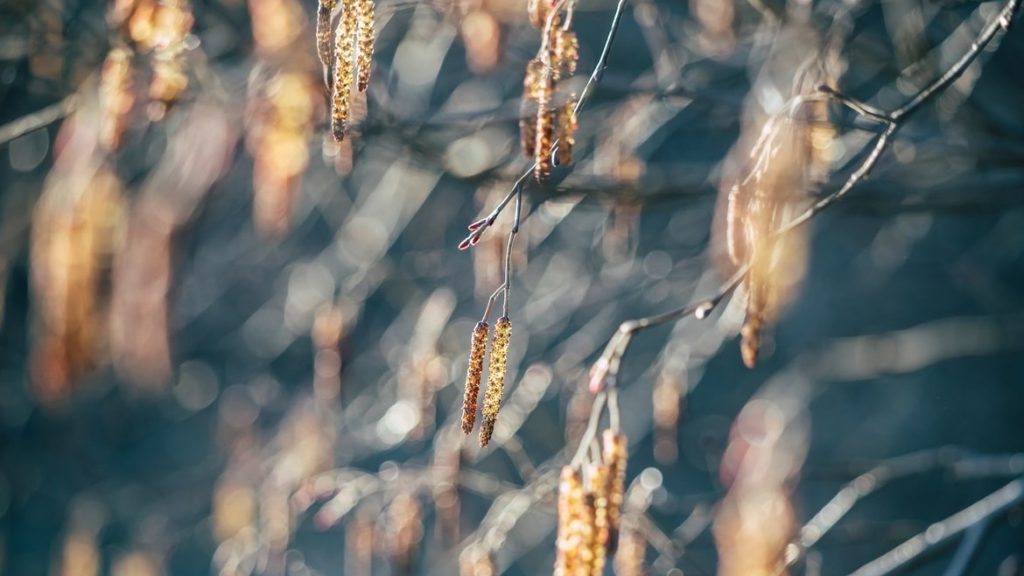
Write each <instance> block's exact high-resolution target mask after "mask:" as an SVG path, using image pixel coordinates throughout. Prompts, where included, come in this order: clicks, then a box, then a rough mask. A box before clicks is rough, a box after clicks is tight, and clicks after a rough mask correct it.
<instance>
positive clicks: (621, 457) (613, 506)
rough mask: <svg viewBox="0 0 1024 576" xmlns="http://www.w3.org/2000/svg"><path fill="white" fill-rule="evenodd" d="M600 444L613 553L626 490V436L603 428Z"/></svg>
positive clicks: (609, 543)
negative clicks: (606, 477) (606, 479)
mask: <svg viewBox="0 0 1024 576" xmlns="http://www.w3.org/2000/svg"><path fill="white" fill-rule="evenodd" d="M601 444H602V448H603V450H602V451H603V453H604V462H605V464H606V465H607V466H608V482H609V486H608V553H609V554H614V553H615V549H616V548H617V547H618V541H619V524H620V522H621V516H622V501H623V498H624V493H625V490H626V459H627V458H628V454H627V451H626V450H627V448H626V437H625V436H623V435H622V434H617V433H616V432H614V431H612V430H605V431H604V434H603V435H602V436H601Z"/></svg>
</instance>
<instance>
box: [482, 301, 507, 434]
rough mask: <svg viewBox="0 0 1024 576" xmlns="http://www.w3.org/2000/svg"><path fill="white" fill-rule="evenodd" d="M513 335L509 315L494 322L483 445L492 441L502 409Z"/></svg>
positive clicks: (483, 425) (485, 400)
mask: <svg viewBox="0 0 1024 576" xmlns="http://www.w3.org/2000/svg"><path fill="white" fill-rule="evenodd" d="M511 337H512V321H511V320H509V319H508V317H507V316H502V317H501V318H498V321H497V322H496V323H495V324H494V337H493V338H492V339H491V357H490V365H489V366H488V368H489V374H488V378H487V391H486V392H485V393H484V408H483V418H484V419H483V423H482V424H481V426H480V445H481V446H487V443H488V442H490V441H491V435H492V434H493V433H494V424H495V423H496V422H497V421H498V410H500V409H501V398H502V396H503V395H504V393H505V367H506V365H507V363H508V343H509V339H510V338H511Z"/></svg>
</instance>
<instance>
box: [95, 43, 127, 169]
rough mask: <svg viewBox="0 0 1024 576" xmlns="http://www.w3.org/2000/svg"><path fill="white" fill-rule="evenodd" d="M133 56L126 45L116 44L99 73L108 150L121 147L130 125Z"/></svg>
mask: <svg viewBox="0 0 1024 576" xmlns="http://www.w3.org/2000/svg"><path fill="white" fill-rule="evenodd" d="M132 56H133V54H132V51H131V49H129V48H128V47H127V46H117V47H115V48H113V49H112V50H111V51H110V52H109V53H107V58H106V60H105V61H104V62H103V72H102V75H101V76H100V105H101V107H102V118H101V122H100V144H102V145H103V147H104V148H106V149H107V150H117V149H118V148H120V147H121V140H122V138H123V137H124V132H125V129H127V127H128V116H129V114H130V113H131V111H132V105H133V104H134V103H135V93H134V90H133V89H132V83H133V81H134V78H135V74H134V68H133V66H132Z"/></svg>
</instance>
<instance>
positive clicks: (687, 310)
mask: <svg viewBox="0 0 1024 576" xmlns="http://www.w3.org/2000/svg"><path fill="white" fill-rule="evenodd" d="M1022 1H1024V0H1009V1H1008V2H1007V3H1006V5H1005V6H1004V7H1003V9H1002V10H1001V11H1000V13H999V15H998V16H996V18H995V19H994V20H993V21H992V22H990V23H989V24H988V25H987V26H986V27H985V28H984V29H983V30H982V32H981V34H980V35H979V36H978V38H976V39H975V40H974V42H972V43H971V48H970V49H969V50H968V51H967V52H966V53H964V55H963V56H961V57H960V59H959V60H957V61H956V63H954V64H953V66H952V67H951V68H950V69H949V70H947V71H946V72H945V73H944V74H943V75H942V76H940V77H939V78H937V79H936V80H934V81H933V82H932V83H931V84H929V85H928V86H926V87H924V88H923V89H922V90H921V91H920V92H918V93H917V95H916V96H914V97H913V98H911V99H910V100H909V101H908V102H907V103H906V104H904V105H902V106H900V107H899V108H897V109H895V110H893V111H892V112H883V111H881V110H879V109H877V108H875V107H873V106H870V105H868V104H864V103H861V102H859V101H857V100H854V99H853V98H850V97H848V96H845V95H843V94H841V93H840V92H839V91H837V90H835V89H832V88H829V87H821V88H819V91H820V92H822V93H824V94H826V95H828V96H830V97H832V98H833V99H835V100H836V101H837V102H839V103H841V104H843V105H845V106H847V107H850V108H851V109H853V110H854V111H856V112H858V113H861V114H863V115H864V116H866V117H868V118H871V119H873V120H876V121H879V122H882V123H883V124H885V130H883V131H882V132H881V133H880V134H879V135H878V136H877V137H876V138H875V144H874V146H873V148H872V149H871V152H870V153H869V154H868V155H867V156H866V157H865V158H864V160H863V161H862V162H861V164H860V166H858V167H857V169H856V170H854V171H853V172H852V173H851V174H850V176H849V177H848V178H847V179H846V182H844V183H843V185H842V186H841V187H840V188H839V189H838V190H836V191H835V192H833V193H832V194H829V195H828V196H826V197H824V198H822V199H821V200H819V201H817V202H815V203H814V204H812V205H811V206H810V207H808V208H807V209H806V210H805V211H804V212H803V213H801V214H800V215H799V216H797V217H796V218H794V219H793V220H791V221H789V222H788V223H787V224H786V225H784V226H783V227H782V228H780V229H779V230H778V231H777V232H776V234H779V235H781V234H787V233H789V232H791V231H792V230H794V229H796V228H799V227H800V226H803V225H804V224H806V223H807V222H808V221H810V220H811V219H812V218H814V217H815V216H817V215H818V214H820V213H821V212H822V211H824V210H825V209H826V208H828V207H829V206H831V205H833V204H835V203H836V202H838V201H839V200H841V199H843V198H844V197H845V196H846V195H847V194H848V193H849V192H850V191H851V190H853V188H854V187H855V186H857V184H859V183H860V182H861V181H863V180H864V179H865V178H866V177H867V176H868V174H869V173H870V172H871V170H872V169H873V168H874V167H875V165H876V164H878V161H879V159H881V157H882V154H883V153H884V152H885V150H886V148H887V147H888V145H889V143H890V142H891V141H892V139H893V136H895V134H896V132H897V131H898V130H899V129H900V128H901V127H902V126H903V125H904V123H905V122H906V120H907V118H908V117H910V115H912V114H913V113H914V112H916V111H917V110H919V109H920V108H921V106H922V105H923V104H924V103H925V102H927V101H928V100H930V99H931V98H933V97H934V96H936V95H937V94H939V93H941V92H942V91H943V90H944V89H945V88H947V87H949V85H950V84H952V83H953V82H955V81H956V79H957V78H959V77H960V76H961V75H962V74H963V73H964V71H966V70H967V67H968V66H970V65H971V63H973V62H974V61H975V60H976V59H977V58H978V56H980V55H981V53H982V51H984V50H985V48H986V47H987V46H988V45H989V44H991V43H992V41H993V40H994V39H995V38H996V35H997V33H998V32H999V31H1000V30H1004V31H1005V30H1008V29H1009V27H1010V23H1011V22H1012V21H1013V19H1014V17H1016V15H1017V13H1018V12H1019V10H1020V7H1021V2H1022ZM797 98H798V99H800V98H801V97H797ZM804 99H806V100H807V101H810V99H807V97H804ZM748 270H749V264H745V265H743V266H741V267H740V269H739V270H737V272H736V273H735V274H734V275H733V277H732V278H730V279H729V280H728V281H727V282H726V283H725V284H724V285H722V287H720V288H719V289H718V290H717V291H716V292H715V293H714V294H713V295H712V296H711V297H710V298H706V299H704V300H702V301H700V302H698V303H695V304H688V305H686V306H683V307H682V308H678V309H676V310H672V311H669V312H666V313H664V314H660V315H657V316H650V317H647V318H639V319H635V320H627V321H625V322H623V323H622V324H620V325H619V329H618V331H617V332H616V334H615V335H613V336H612V338H611V339H610V340H609V341H608V344H607V346H606V347H605V350H604V353H602V354H601V357H600V358H598V360H597V362H596V363H595V364H594V368H593V369H592V370H591V377H590V383H589V385H590V389H591V390H592V391H595V392H596V391H598V390H601V389H602V388H603V387H604V386H613V385H614V382H615V377H616V375H617V374H618V368H619V365H620V364H621V359H622V356H623V355H624V354H625V353H626V350H627V348H628V347H629V342H630V340H631V339H632V336H633V335H634V334H635V333H637V332H639V331H641V330H645V329H647V328H652V327H654V326H658V325H661V324H665V323H667V322H673V321H676V320H680V319H682V318H685V317H687V316H689V315H691V314H694V315H696V316H697V317H698V318H703V317H706V316H707V314H709V313H710V312H711V311H712V310H713V309H714V308H715V306H717V304H718V303H719V302H721V300H722V299H723V298H725V296H726V295H728V294H729V293H731V292H732V291H733V290H734V289H735V288H736V287H737V286H739V284H740V283H741V282H742V281H743V279H744V277H745V276H746V274H747V271H748Z"/></svg>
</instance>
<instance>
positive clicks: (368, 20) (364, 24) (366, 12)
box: [356, 0, 374, 92]
mask: <svg viewBox="0 0 1024 576" xmlns="http://www.w3.org/2000/svg"><path fill="white" fill-rule="evenodd" d="M357 1H358V2H359V7H358V19H359V60H358V67H359V76H358V81H357V83H356V86H357V88H358V89H359V91H360V92H366V89H367V88H368V87H369V86H370V68H371V66H372V64H373V42H374V30H373V19H374V5H373V0H357Z"/></svg>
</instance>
